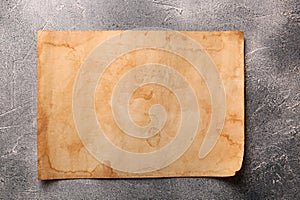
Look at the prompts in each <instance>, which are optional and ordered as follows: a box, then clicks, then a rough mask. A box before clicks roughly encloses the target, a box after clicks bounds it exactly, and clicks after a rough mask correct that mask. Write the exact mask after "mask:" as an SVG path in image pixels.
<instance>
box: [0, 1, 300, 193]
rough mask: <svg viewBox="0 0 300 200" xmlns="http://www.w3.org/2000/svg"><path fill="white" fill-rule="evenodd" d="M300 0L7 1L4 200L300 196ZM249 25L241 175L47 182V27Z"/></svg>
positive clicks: (0, 188) (3, 28)
mask: <svg viewBox="0 0 300 200" xmlns="http://www.w3.org/2000/svg"><path fill="white" fill-rule="evenodd" d="M299 7H300V3H299V1H298V0H290V1H288V0H281V1H280V0H273V1H269V0H266V1H263V0H249V1H245V0H241V1H229V0H221V1H208V0H206V1H192V0H187V1H184V0H181V1H180V0H175V1H171V0H169V1H160V0H147V1H138V0H135V1H130V0H127V1H120V0H119V1H118V0H111V1H96V0H77V1H75V0H73V1H71V0H69V1H65V0H53V1H45V0H44V1H42V0H28V1H26V0H18V1H10V0H1V1H0V199H18V198H19V199H98V198H101V199H133V198H142V199H148V198H150V199H152V198H153V199H233V198H234V199H300V170H299V164H300V163H299V151H300V58H299V57H300V47H299V46H300V42H299V40H300V8H299ZM147 27H160V28H167V29H175V30H208V31H212V30H214V31H216V30H241V31H244V32H245V38H246V47H245V64H246V65H245V78H246V147H245V158H244V163H243V168H242V170H241V171H240V172H239V173H238V174H237V175H236V176H235V177H232V178H168V179H142V180H136V179H122V180H100V179H98V180H64V181H38V180H37V148H36V134H37V133H36V130H37V123H36V121H37V117H36V116H37V115H36V113H37V103H36V102H37V53H36V51H37V47H36V41H37V30H40V29H55V30H107V29H109V30H117V29H135V28H139V29H141V28H142V29H145V28H147Z"/></svg>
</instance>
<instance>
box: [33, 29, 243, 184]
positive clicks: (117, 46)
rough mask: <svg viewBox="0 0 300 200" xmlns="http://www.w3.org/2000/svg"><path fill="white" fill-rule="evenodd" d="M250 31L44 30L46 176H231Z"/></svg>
mask: <svg viewBox="0 0 300 200" xmlns="http://www.w3.org/2000/svg"><path fill="white" fill-rule="evenodd" d="M243 151H244V38H243V33H241V32H238V31H231V32H185V31H183V32H176V31H39V33H38V172H39V179H41V180H48V179H67V178H131V177H139V178H145V177H180V176H185V177H187V176H222V177H223V176H233V175H234V174H235V173H236V172H237V171H238V170H239V169H240V168H241V165H242V159H243Z"/></svg>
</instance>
